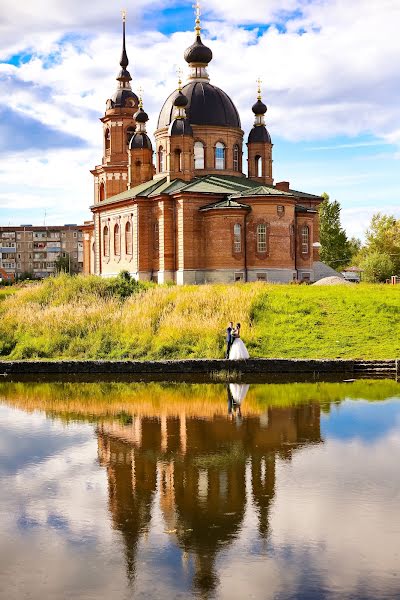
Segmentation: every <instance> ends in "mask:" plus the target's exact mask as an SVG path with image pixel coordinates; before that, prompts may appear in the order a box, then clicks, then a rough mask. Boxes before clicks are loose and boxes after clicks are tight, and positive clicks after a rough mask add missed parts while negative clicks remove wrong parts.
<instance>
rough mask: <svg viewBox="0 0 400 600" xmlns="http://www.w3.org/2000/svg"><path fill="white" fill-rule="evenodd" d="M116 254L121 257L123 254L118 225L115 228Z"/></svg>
mask: <svg viewBox="0 0 400 600" xmlns="http://www.w3.org/2000/svg"><path fill="white" fill-rule="evenodd" d="M114 254H115V255H116V256H119V255H120V254H121V238H120V236H119V225H118V223H117V224H116V225H115V226H114Z"/></svg>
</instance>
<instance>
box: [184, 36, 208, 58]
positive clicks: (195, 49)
mask: <svg viewBox="0 0 400 600" xmlns="http://www.w3.org/2000/svg"><path fill="white" fill-rule="evenodd" d="M184 57H185V60H186V62H187V63H189V64H192V63H196V64H200V65H208V63H210V62H211V61H212V57H213V53H212V51H211V50H210V48H207V46H205V45H204V44H203V42H202V41H201V36H200V33H198V34H197V36H196V41H195V42H194V44H192V45H191V46H190V47H189V48H188V49H187V50H186V52H185V54H184Z"/></svg>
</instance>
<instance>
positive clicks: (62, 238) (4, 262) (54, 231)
mask: <svg viewBox="0 0 400 600" xmlns="http://www.w3.org/2000/svg"><path fill="white" fill-rule="evenodd" d="M59 258H64V259H66V261H65V264H66V270H67V271H70V272H71V273H81V272H82V271H83V233H82V229H81V227H80V226H78V225H62V226H52V227H51V226H32V225H20V226H19V227H15V226H14V227H12V226H10V227H0V269H1V270H3V271H4V272H5V273H7V274H8V275H9V277H10V278H14V279H18V278H19V277H21V276H22V275H27V274H29V275H30V276H31V277H33V278H34V279H44V278H45V277H49V275H52V274H53V273H55V271H56V261H57V260H58V259H59ZM67 261H68V262H67Z"/></svg>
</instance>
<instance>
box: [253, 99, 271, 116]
mask: <svg viewBox="0 0 400 600" xmlns="http://www.w3.org/2000/svg"><path fill="white" fill-rule="evenodd" d="M251 110H252V111H253V113H254V114H255V115H265V113H266V112H267V110H268V108H267V106H266V105H265V104H264V102H263V101H262V100H261V99H258V100H257V102H256V103H255V104H253V106H252V109H251Z"/></svg>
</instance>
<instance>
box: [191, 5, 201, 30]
mask: <svg viewBox="0 0 400 600" xmlns="http://www.w3.org/2000/svg"><path fill="white" fill-rule="evenodd" d="M193 8H194V9H195V10H194V14H195V15H196V27H195V30H196V31H197V33H200V31H201V26H200V16H201V6H200V2H199V1H198V0H197V2H196V4H193Z"/></svg>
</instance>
